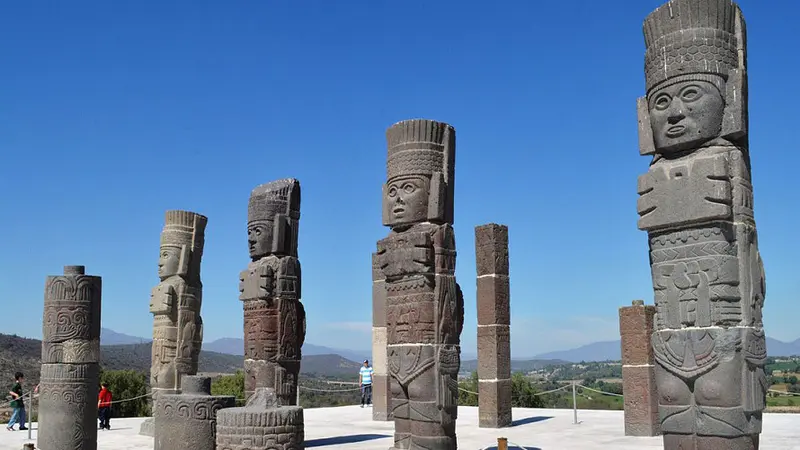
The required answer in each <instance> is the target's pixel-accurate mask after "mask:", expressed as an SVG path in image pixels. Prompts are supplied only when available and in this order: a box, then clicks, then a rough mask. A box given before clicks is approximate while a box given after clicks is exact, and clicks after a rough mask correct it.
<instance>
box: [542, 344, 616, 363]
mask: <svg viewBox="0 0 800 450" xmlns="http://www.w3.org/2000/svg"><path fill="white" fill-rule="evenodd" d="M621 354H622V350H620V342H619V341H618V340H617V341H604V342H594V343H592V344H586V345H582V346H580V347H578V348H574V349H572V350H561V351H556V352H549V353H542V354H541V355H536V356H535V357H534V359H561V360H564V361H568V362H576V363H577V362H581V361H587V362H588V361H609V360H610V361H617V360H619V359H620V358H621V356H620V355H621Z"/></svg>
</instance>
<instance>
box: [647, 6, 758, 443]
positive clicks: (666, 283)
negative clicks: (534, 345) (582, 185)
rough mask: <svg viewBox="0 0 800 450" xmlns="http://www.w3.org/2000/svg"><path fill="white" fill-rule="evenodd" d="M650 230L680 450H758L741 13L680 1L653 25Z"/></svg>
mask: <svg viewBox="0 0 800 450" xmlns="http://www.w3.org/2000/svg"><path fill="white" fill-rule="evenodd" d="M644 36H645V42H646V45H647V50H646V53H645V78H646V83H647V95H646V97H643V98H641V99H639V102H638V111H639V138H640V152H641V154H642V155H653V161H652V163H651V164H650V169H649V170H648V172H647V173H646V174H644V175H642V176H640V177H639V183H638V191H639V196H640V197H639V200H638V212H639V216H640V218H639V228H640V229H641V230H646V231H647V232H648V238H649V243H650V263H651V269H652V275H653V289H654V290H655V303H656V315H655V326H654V328H655V331H654V332H653V335H652V345H653V350H654V355H655V359H656V362H657V364H656V368H655V371H656V384H657V387H658V395H659V406H658V407H659V412H660V419H661V428H662V431H663V433H664V444H665V448H667V449H731V450H739V449H757V448H758V442H759V433H760V432H761V413H762V410H763V409H764V406H765V396H766V389H767V380H766V377H765V374H764V363H765V359H766V356H767V354H766V344H765V338H764V329H763V323H762V319H761V309H762V306H763V304H764V293H765V290H766V286H765V281H764V268H763V264H762V262H761V257H760V255H759V252H758V239H757V237H756V224H755V220H754V218H753V187H752V184H751V181H750V152H749V148H748V137H747V71H746V69H747V64H746V62H747V59H746V40H745V24H744V19H743V18H742V13H741V10H740V9H739V7H738V6H737V5H736V4H735V3H732V2H731V0H673V1H670V2H669V3H667V4H665V5H663V6H661V7H660V8H658V9H657V10H655V11H654V12H653V13H651V14H650V15H649V16H648V17H647V18H646V19H645V22H644Z"/></svg>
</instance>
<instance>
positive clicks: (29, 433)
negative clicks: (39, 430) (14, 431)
mask: <svg viewBox="0 0 800 450" xmlns="http://www.w3.org/2000/svg"><path fill="white" fill-rule="evenodd" d="M29 412H30V414H28V439H32V438H31V430H33V391H31V410H30V411H29Z"/></svg>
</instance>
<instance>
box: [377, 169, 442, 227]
mask: <svg viewBox="0 0 800 450" xmlns="http://www.w3.org/2000/svg"><path fill="white" fill-rule="evenodd" d="M430 184H431V181H430V179H429V178H427V177H423V176H418V175H410V176H404V177H397V178H394V179H392V180H391V181H390V182H389V183H387V185H386V198H385V199H384V201H385V204H384V208H387V209H388V212H389V218H390V220H391V222H392V223H393V224H407V223H416V222H424V221H425V220H426V219H427V217H428V193H429V192H430Z"/></svg>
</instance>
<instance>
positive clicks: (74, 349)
mask: <svg viewBox="0 0 800 450" xmlns="http://www.w3.org/2000/svg"><path fill="white" fill-rule="evenodd" d="M101 292H102V280H101V278H100V277H97V276H91V275H86V270H85V268H84V266H65V267H64V275H59V276H49V277H47V281H46V285H45V293H44V321H43V327H42V372H41V381H40V384H39V430H38V436H37V447H38V448H42V449H53V450H58V449H69V450H73V449H76V450H96V449H97V394H98V390H99V385H100V378H99V372H100V370H99V359H100V303H101V298H102V293H101Z"/></svg>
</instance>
